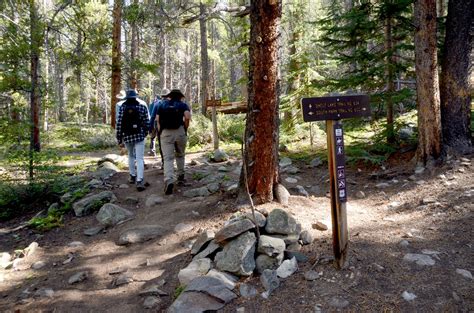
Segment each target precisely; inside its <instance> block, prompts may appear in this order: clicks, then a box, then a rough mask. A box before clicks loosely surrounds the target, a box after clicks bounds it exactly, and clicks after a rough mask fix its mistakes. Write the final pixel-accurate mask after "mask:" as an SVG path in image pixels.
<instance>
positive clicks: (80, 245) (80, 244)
mask: <svg viewBox="0 0 474 313" xmlns="http://www.w3.org/2000/svg"><path fill="white" fill-rule="evenodd" d="M67 246H68V247H69V248H83V247H84V246H85V245H84V243H83V242H82V241H71V242H70V243H68V244H67Z"/></svg>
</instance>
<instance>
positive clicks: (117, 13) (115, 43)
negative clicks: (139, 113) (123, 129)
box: [110, 0, 122, 128]
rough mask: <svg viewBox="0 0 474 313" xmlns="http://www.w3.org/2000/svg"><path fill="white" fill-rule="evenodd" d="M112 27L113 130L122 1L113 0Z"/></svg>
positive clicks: (116, 100) (117, 89)
mask: <svg viewBox="0 0 474 313" xmlns="http://www.w3.org/2000/svg"><path fill="white" fill-rule="evenodd" d="M113 20H114V26H113V31H112V86H111V89H112V91H111V94H110V100H111V101H110V115H111V117H112V118H111V119H110V124H111V125H112V128H115V115H116V113H115V104H116V103H117V102H118V101H119V99H117V94H118V93H119V92H120V89H121V84H120V76H121V75H122V66H121V64H120V52H121V44H120V40H121V33H122V0H115V2H114V10H113Z"/></svg>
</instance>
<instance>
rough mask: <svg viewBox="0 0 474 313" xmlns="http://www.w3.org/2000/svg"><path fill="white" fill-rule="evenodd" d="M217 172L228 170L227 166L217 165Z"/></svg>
mask: <svg viewBox="0 0 474 313" xmlns="http://www.w3.org/2000/svg"><path fill="white" fill-rule="evenodd" d="M217 170H218V171H219V172H224V173H226V172H229V168H228V167H226V166H219V168H218V169H217Z"/></svg>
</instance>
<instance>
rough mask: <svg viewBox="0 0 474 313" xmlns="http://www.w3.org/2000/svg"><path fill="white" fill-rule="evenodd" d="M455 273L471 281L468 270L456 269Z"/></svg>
mask: <svg viewBox="0 0 474 313" xmlns="http://www.w3.org/2000/svg"><path fill="white" fill-rule="evenodd" d="M456 273H457V274H459V275H461V276H463V277H465V278H467V279H472V274H471V272H469V271H468V270H463V269H460V268H457V269H456Z"/></svg>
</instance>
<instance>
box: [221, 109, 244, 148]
mask: <svg viewBox="0 0 474 313" xmlns="http://www.w3.org/2000/svg"><path fill="white" fill-rule="evenodd" d="M217 129H218V130H219V139H220V141H224V142H226V143H229V142H237V143H239V144H240V143H242V137H243V135H244V130H245V114H232V115H229V114H219V115H218V117H217Z"/></svg>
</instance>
